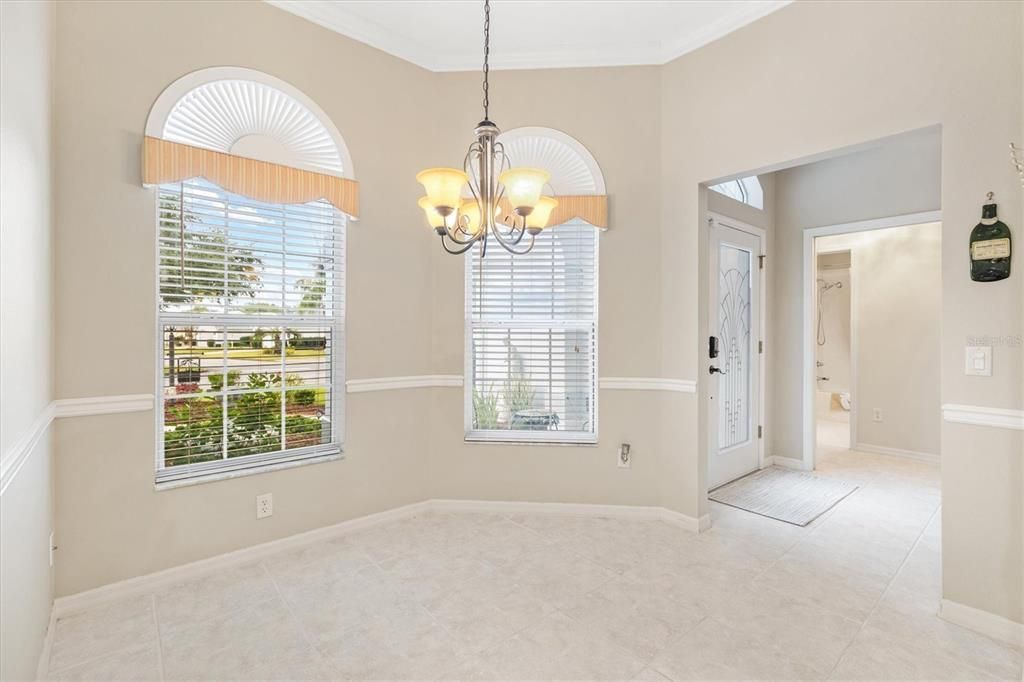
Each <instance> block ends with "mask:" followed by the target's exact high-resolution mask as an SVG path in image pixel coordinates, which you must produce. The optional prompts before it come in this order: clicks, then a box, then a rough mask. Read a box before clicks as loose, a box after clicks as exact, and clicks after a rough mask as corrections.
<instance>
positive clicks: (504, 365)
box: [467, 221, 598, 440]
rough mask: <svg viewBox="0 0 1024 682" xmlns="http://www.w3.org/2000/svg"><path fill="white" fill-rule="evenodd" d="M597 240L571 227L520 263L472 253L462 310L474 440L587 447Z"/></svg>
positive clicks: (546, 234)
mask: <svg viewBox="0 0 1024 682" xmlns="http://www.w3.org/2000/svg"><path fill="white" fill-rule="evenodd" d="M597 235H598V231H597V230H595V229H594V228H593V226H590V225H587V224H585V223H583V222H581V221H574V222H570V223H566V224H563V225H559V226H558V227H556V228H553V229H547V230H544V231H543V232H542V233H541V234H540V235H538V237H537V240H536V242H535V244H534V247H533V249H532V250H531V251H530V252H529V253H527V254H525V255H520V256H513V255H511V254H509V253H508V252H506V251H504V250H503V249H501V248H500V247H499V246H498V245H497V244H490V245H489V246H490V248H489V249H488V251H487V254H486V256H485V257H484V258H482V259H481V258H480V254H479V248H476V249H474V251H473V258H472V259H471V262H470V264H469V265H468V270H469V272H468V278H469V287H468V291H469V294H470V296H469V300H468V301H467V308H468V310H467V314H468V318H469V323H470V328H471V333H470V337H469V342H470V347H471V348H470V352H471V371H472V381H471V382H470V388H469V389H468V390H469V391H471V395H470V396H468V397H467V400H469V401H470V406H469V409H468V410H467V413H468V414H467V417H468V420H469V422H470V423H469V424H468V425H467V430H468V431H469V432H470V434H471V435H474V434H475V435H480V436H481V437H488V436H493V437H496V438H501V437H504V438H509V437H513V438H517V439H518V438H526V439H541V440H543V439H553V440H560V439H563V438H567V439H581V440H589V439H592V438H593V434H594V433H595V430H596V429H595V427H596V424H595V415H596V398H597V396H596V390H595V387H596V366H597V358H596V337H597ZM510 431H511V432H515V433H514V435H511V436H510V434H509V432H510Z"/></svg>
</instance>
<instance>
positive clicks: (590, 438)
mask: <svg viewBox="0 0 1024 682" xmlns="http://www.w3.org/2000/svg"><path fill="white" fill-rule="evenodd" d="M464 440H465V442H466V443H470V444H477V445H541V446H558V447H565V446H582V447H597V435H596V434H594V435H587V436H580V437H566V438H557V437H556V438H552V437H546V438H525V437H522V436H520V435H518V434H516V433H509V434H508V435H505V434H500V435H498V434H494V435H492V434H480V433H467V434H466V437H465V439H464Z"/></svg>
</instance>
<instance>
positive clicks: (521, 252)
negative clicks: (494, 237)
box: [498, 230, 536, 256]
mask: <svg viewBox="0 0 1024 682" xmlns="http://www.w3.org/2000/svg"><path fill="white" fill-rule="evenodd" d="M525 233H526V231H525V230H523V234H525ZM522 238H523V237H522V234H521V235H520V236H519V239H522ZM535 239H536V237H535V236H534V235H532V234H531V235H530V243H529V244H527V245H526V247H525V248H523V249H522V250H519V249H515V248H513V246H514V245H512V246H510V245H508V244H506V243H505V242H502V241H501V240H499V241H498V243H499V244H501V246H502V248H504V249H505V250H506V251H508V252H509V253H511V254H512V255H513V256H525V255H526V254H528V253H529V252H530V251H531V250H532V249H533V242H534V240H535ZM518 243H519V242H518V241H516V244H518Z"/></svg>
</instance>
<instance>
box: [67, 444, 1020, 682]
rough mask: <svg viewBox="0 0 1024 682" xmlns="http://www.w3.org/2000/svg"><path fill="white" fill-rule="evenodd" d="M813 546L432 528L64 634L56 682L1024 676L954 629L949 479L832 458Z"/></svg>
mask: <svg viewBox="0 0 1024 682" xmlns="http://www.w3.org/2000/svg"><path fill="white" fill-rule="evenodd" d="M819 470H820V473H822V474H823V475H828V476H843V477H848V478H852V479H856V480H857V481H858V482H859V483H860V485H861V488H860V489H859V490H858V491H857V492H856V493H854V494H853V495H852V496H850V497H848V498H847V499H846V500H844V501H843V502H842V503H840V504H839V505H838V506H837V507H836V508H834V509H833V510H832V511H831V512H829V513H828V514H826V515H825V516H823V517H822V518H820V519H818V520H817V521H815V522H814V523H812V524H811V525H810V526H808V527H807V528H798V527H795V526H790V525H787V524H784V523H781V522H777V521H773V520H770V519H766V518H762V517H759V516H755V515H752V514H749V513H747V512H743V511H739V510H735V509H731V508H728V507H722V506H719V505H713V508H712V515H713V519H714V527H713V528H712V529H711V530H710V531H708V532H707V533H704V534H701V535H699V536H697V535H693V534H691V533H687V532H685V531H682V530H679V529H677V528H675V527H672V526H669V525H666V524H663V523H661V522H657V521H635V520H622V519H601V518H580V517H568V516H552V515H485V514H471V513H460V514H447V513H430V514H425V515H422V516H418V517H414V518H410V519H406V520H402V521H396V522H393V523H391V524H388V525H385V526H379V527H375V528H373V529H369V530H365V531H363V532H360V533H358V534H353V535H348V536H345V537H340V538H337V539H335V540H332V541H328V542H323V543H321V544H317V545H314V546H309V547H306V548H305V549H302V550H299V551H291V552H289V553H287V554H281V555H279V556H275V557H272V558H270V559H267V560H265V561H261V562H258V563H253V564H251V565H248V566H244V567H240V568H236V569H233V570H230V571H226V572H224V573H222V574H219V575H216V576H211V577H208V578H204V579H200V580H194V581H192V582H188V583H184V584H181V585H178V586H175V587H173V588H170V589H167V590H164V591H162V592H159V593H156V594H150V595H146V596H143V597H138V598H133V599H127V600H125V601H122V602H120V603H115V604H110V605H108V606H105V607H103V608H98V609H95V610H92V611H86V612H82V613H78V614H74V615H69V616H67V617H63V618H61V619H60V620H59V621H58V622H57V628H56V632H55V637H54V643H53V647H52V654H51V658H50V671H51V677H52V678H53V679H92V680H99V679H125V680H127V679H153V680H157V679H164V680H179V679H189V680H193V679H247V680H260V679H293V680H300V679H310V680H312V679H317V680H319V679H323V680H326V679H466V680H469V679H538V680H539V679H579V680H583V679H588V680H589V679H609V680H610V679H616V680H629V679H637V680H659V681H664V680H666V679H670V680H682V679H754V678H762V679H767V678H771V679H825V678H829V679H885V678H887V679H993V678H1001V679H1013V680H1019V679H1021V651H1020V650H1016V649H1012V648H1010V647H1008V646H1005V645H1001V644H998V643H996V642H994V641H992V640H990V639H987V638H985V637H983V636H981V635H978V634H975V633H973V632H970V631H968V630H965V629H963V628H960V627H957V626H955V625H952V624H949V623H946V622H945V621H942V620H940V619H939V618H937V617H936V615H935V613H936V610H937V607H938V603H939V589H940V587H939V582H940V581H939V577H940V576H939V547H940V542H941V540H940V536H939V520H938V510H939V477H938V469H937V467H934V466H931V465H927V464H922V463H918V462H911V461H906V460H899V459H893V458H887V457H883V456H878V455H869V454H860V453H855V452H850V451H848V450H842V449H838V448H828V447H825V448H823V449H822V451H821V452H820V454H819Z"/></svg>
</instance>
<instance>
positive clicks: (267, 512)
mask: <svg viewBox="0 0 1024 682" xmlns="http://www.w3.org/2000/svg"><path fill="white" fill-rule="evenodd" d="M273 515H274V494H273V493H264V494H262V495H257V496H256V518H257V519H265V518H267V517H268V516H273Z"/></svg>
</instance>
